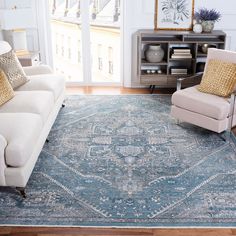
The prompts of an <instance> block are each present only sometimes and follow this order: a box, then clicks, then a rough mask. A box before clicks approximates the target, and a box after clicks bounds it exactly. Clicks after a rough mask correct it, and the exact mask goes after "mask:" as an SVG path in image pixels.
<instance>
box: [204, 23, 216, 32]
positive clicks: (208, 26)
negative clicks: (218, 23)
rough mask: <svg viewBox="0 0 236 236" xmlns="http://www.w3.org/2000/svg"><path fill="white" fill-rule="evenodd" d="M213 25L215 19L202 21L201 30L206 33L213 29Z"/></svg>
mask: <svg viewBox="0 0 236 236" xmlns="http://www.w3.org/2000/svg"><path fill="white" fill-rule="evenodd" d="M214 25H215V21H212V20H206V21H202V31H203V32H206V33H210V32H212V30H213V29H214Z"/></svg>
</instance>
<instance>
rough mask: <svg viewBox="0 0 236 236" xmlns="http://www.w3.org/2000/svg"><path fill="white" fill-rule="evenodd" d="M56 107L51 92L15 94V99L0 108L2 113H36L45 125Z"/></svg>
mask: <svg viewBox="0 0 236 236" xmlns="http://www.w3.org/2000/svg"><path fill="white" fill-rule="evenodd" d="M53 105H54V97H53V93H52V92H49V91H22V92H18V91H17V92H15V97H14V98H13V99H11V100H10V101H8V102H7V103H5V104H4V106H1V107H0V113H35V114H38V115H40V116H41V118H42V121H43V122H44V123H45V122H46V120H47V118H48V116H49V114H50V112H51V110H52V109H53Z"/></svg>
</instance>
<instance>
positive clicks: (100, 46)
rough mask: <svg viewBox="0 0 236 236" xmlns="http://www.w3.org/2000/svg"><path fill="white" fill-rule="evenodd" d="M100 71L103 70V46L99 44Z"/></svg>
mask: <svg viewBox="0 0 236 236" xmlns="http://www.w3.org/2000/svg"><path fill="white" fill-rule="evenodd" d="M98 69H99V70H100V71H101V70H102V44H98Z"/></svg>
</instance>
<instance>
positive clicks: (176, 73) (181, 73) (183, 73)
mask: <svg viewBox="0 0 236 236" xmlns="http://www.w3.org/2000/svg"><path fill="white" fill-rule="evenodd" d="M187 74H188V72H171V75H187Z"/></svg>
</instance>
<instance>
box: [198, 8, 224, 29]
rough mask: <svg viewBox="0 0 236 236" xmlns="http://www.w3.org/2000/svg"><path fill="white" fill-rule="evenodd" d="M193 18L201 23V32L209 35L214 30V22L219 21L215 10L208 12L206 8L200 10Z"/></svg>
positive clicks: (218, 14) (219, 15) (218, 13)
mask: <svg viewBox="0 0 236 236" xmlns="http://www.w3.org/2000/svg"><path fill="white" fill-rule="evenodd" d="M194 18H195V19H196V20H197V21H198V22H201V24H202V29H203V32H207V33H210V32H212V30H213V29H214V26H215V22H217V21H219V20H220V18H221V14H220V12H218V11H216V10H215V9H211V10H208V9H206V8H200V9H199V10H198V11H197V12H195V14H194Z"/></svg>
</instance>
